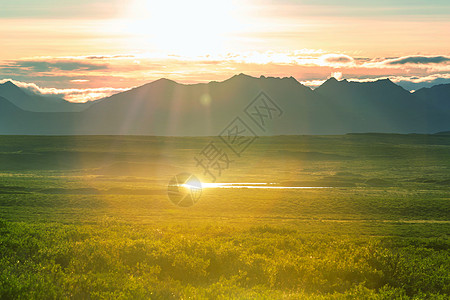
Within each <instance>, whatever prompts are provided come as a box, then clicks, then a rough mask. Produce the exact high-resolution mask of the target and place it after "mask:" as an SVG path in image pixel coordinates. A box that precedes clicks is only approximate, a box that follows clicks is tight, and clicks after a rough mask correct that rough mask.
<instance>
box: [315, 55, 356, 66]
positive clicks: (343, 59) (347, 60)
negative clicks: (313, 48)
mask: <svg viewBox="0 0 450 300" xmlns="http://www.w3.org/2000/svg"><path fill="white" fill-rule="evenodd" d="M320 60H321V61H323V62H324V63H325V64H332V65H333V64H344V65H345V64H351V63H353V62H354V59H353V57H350V56H348V55H345V54H325V55H322V56H321V57H320Z"/></svg>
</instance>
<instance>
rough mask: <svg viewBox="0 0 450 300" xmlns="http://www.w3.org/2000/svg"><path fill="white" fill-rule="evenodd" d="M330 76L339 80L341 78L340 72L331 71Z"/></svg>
mask: <svg viewBox="0 0 450 300" xmlns="http://www.w3.org/2000/svg"><path fill="white" fill-rule="evenodd" d="M331 77H334V78H336V79H337V80H341V79H342V72H333V73H331Z"/></svg>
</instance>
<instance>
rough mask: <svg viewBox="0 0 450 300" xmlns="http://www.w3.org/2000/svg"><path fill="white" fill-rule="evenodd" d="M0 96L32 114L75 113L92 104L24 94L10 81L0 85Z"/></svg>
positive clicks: (30, 93)
mask: <svg viewBox="0 0 450 300" xmlns="http://www.w3.org/2000/svg"><path fill="white" fill-rule="evenodd" d="M0 96H1V97H3V98H6V99H8V100H9V101H10V102H11V103H13V104H14V105H16V106H17V107H19V108H21V109H23V110H26V111H33V112H77V111H83V110H85V109H86V108H88V107H89V106H91V105H92V103H81V104H80V103H71V102H69V101H66V100H64V99H61V98H57V97H48V96H42V95H37V94H34V93H33V92H30V91H27V92H25V91H24V90H22V89H21V88H20V87H18V86H16V85H15V84H14V83H12V82H11V81H7V82H5V83H3V84H0Z"/></svg>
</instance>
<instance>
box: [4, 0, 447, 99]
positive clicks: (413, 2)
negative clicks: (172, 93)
mask: <svg viewBox="0 0 450 300" xmlns="http://www.w3.org/2000/svg"><path fill="white" fill-rule="evenodd" d="M2 2H4V3H1V5H0V40H1V41H2V43H1V44H2V46H1V47H0V83H2V82H5V81H7V80H13V82H14V83H16V84H17V85H19V86H21V87H23V88H27V89H30V90H32V91H34V92H36V93H41V94H45V95H56V96H60V97H64V98H65V99H67V100H69V101H74V102H85V101H90V100H95V99H98V98H101V97H104V96H108V95H111V94H113V93H116V92H120V91H124V90H127V89H129V88H132V87H136V86H140V85H142V84H145V83H148V82H151V81H154V80H156V79H159V78H162V77H164V78H169V79H172V80H175V81H177V82H179V83H185V84H190V83H197V82H209V81H213V80H215V81H221V80H226V79H227V78H229V77H231V76H233V75H235V74H239V73H245V74H248V75H251V76H256V77H259V76H261V75H264V76H274V77H290V76H292V77H294V78H296V79H297V80H298V81H299V82H301V83H303V84H305V85H307V86H309V87H311V88H315V87H317V86H318V85H320V84H321V83H323V82H324V81H325V80H326V79H327V78H329V77H331V76H334V77H336V78H337V79H348V80H355V81H370V80H377V79H380V78H387V77H389V78H390V79H391V80H392V81H394V82H396V83H398V84H399V85H401V86H402V87H404V88H406V89H408V90H417V89H419V88H421V87H429V86H432V85H435V84H440V83H450V1H448V0H408V1H406V0H397V1H388V0H378V1H366V0H360V1H356V0H340V1H331V0H315V1H314V0H300V1H294V0H278V1H275V0H240V1H237V0H230V1H214V0H209V1H208V0H191V1H178V0H164V1H152V0H59V1H56V0H40V1H36V0H15V1H8V2H6V1H2Z"/></svg>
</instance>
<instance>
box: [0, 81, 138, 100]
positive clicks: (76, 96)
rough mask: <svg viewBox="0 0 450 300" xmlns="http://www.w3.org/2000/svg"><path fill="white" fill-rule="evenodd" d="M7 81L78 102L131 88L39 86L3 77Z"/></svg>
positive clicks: (40, 93)
mask: <svg viewBox="0 0 450 300" xmlns="http://www.w3.org/2000/svg"><path fill="white" fill-rule="evenodd" d="M7 81H11V82H12V83H14V84H15V85H16V86H18V87H20V88H22V89H25V90H27V91H29V92H32V93H34V94H37V95H43V96H54V97H59V98H63V99H65V100H67V101H70V102H77V103H83V102H88V101H94V100H98V99H101V98H104V97H108V96H111V95H113V94H117V93H120V92H124V91H127V90H129V88H111V87H102V88H86V89H57V88H43V87H39V86H38V85H36V84H35V83H28V82H21V81H17V80H13V79H2V80H0V83H5V82H7Z"/></svg>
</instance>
